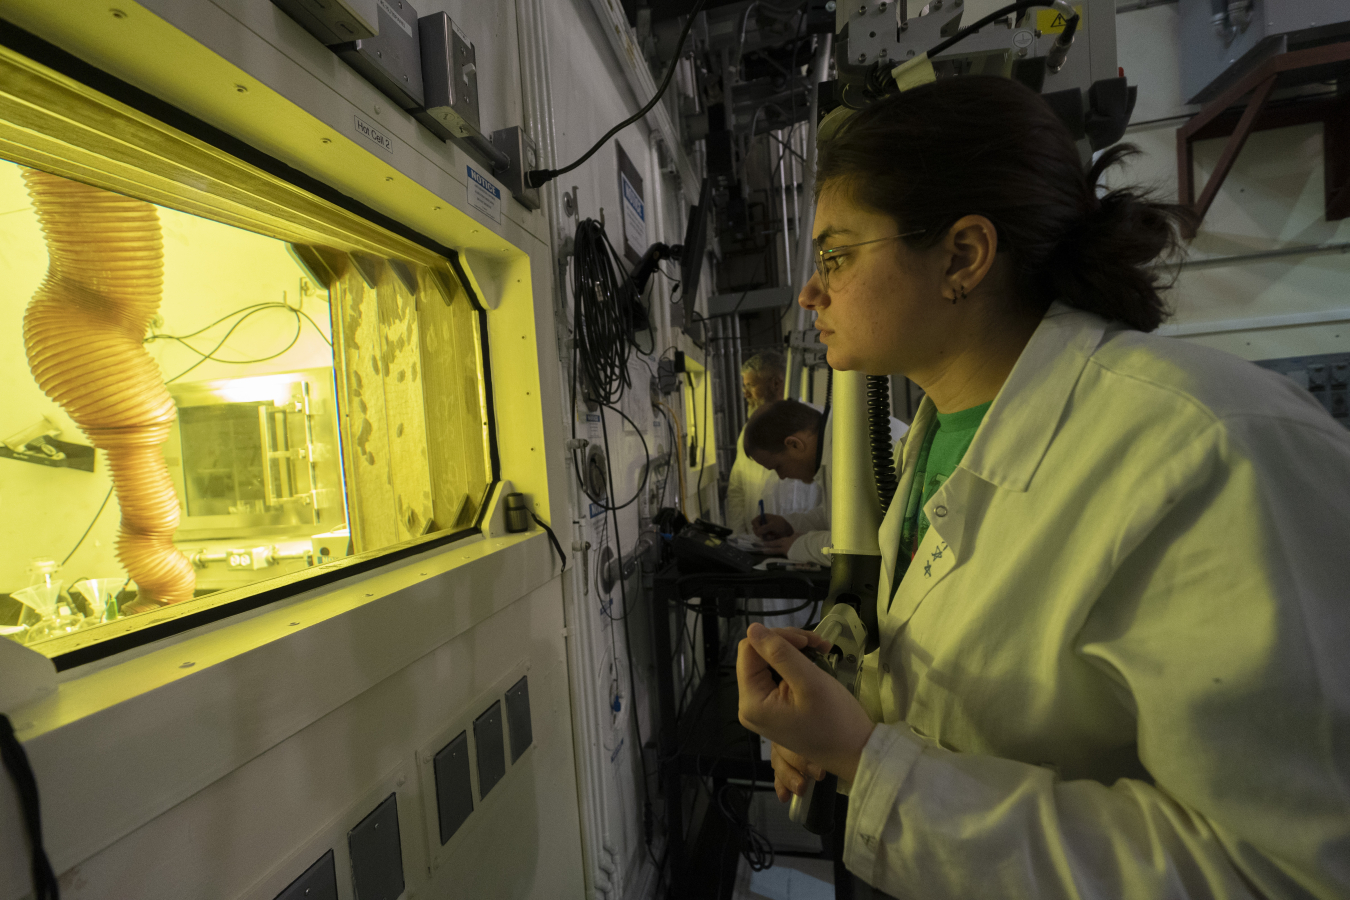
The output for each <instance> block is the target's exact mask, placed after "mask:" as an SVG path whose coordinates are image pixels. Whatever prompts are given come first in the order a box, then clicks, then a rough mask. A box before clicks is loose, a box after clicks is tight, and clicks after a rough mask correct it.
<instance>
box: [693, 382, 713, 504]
mask: <svg viewBox="0 0 1350 900" xmlns="http://www.w3.org/2000/svg"><path fill="white" fill-rule="evenodd" d="M711 374H712V373H711V372H709V371H708V370H707V369H704V370H703V421H702V422H700V423H699V435H698V436H699V447H698V485H697V486H696V487H695V488H694V497H695V498H696V501H697V503H698V512H699V515H700V516H702V515H703V471H704V470H705V469H707V468H708V382H709V381H710V380H711V379H710V377H709V376H710V375H711Z"/></svg>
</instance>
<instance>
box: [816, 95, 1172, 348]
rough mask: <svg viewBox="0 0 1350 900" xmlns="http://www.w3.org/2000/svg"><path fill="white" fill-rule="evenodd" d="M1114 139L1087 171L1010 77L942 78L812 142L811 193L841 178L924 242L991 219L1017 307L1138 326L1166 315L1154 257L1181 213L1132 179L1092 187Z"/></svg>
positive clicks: (1061, 132)
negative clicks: (1064, 309)
mask: <svg viewBox="0 0 1350 900" xmlns="http://www.w3.org/2000/svg"><path fill="white" fill-rule="evenodd" d="M1137 152H1138V150H1137V148H1135V147H1133V146H1131V145H1117V146H1115V147H1112V148H1110V149H1108V150H1107V151H1105V152H1104V153H1102V155H1101V156H1100V157H1099V158H1098V159H1097V160H1096V162H1094V163H1093V164H1092V165H1091V166H1090V167H1088V169H1087V170H1086V172H1085V171H1084V168H1083V166H1082V163H1081V162H1080V160H1079V156H1078V149H1077V147H1076V146H1075V145H1074V142H1073V139H1072V138H1071V137H1070V136H1069V133H1068V130H1067V129H1066V128H1065V127H1064V125H1063V124H1062V123H1061V122H1060V121H1059V119H1058V118H1057V117H1056V116H1055V114H1054V113H1053V112H1052V111H1051V109H1050V107H1049V106H1048V105H1047V104H1046V103H1045V101H1044V100H1042V99H1041V97H1040V96H1039V95H1037V94H1035V93H1033V92H1032V91H1030V90H1029V89H1027V88H1026V87H1024V86H1022V85H1021V84H1018V83H1017V82H1014V81H1011V80H1009V79H1006V78H997V77H984V76H963V77H960V78H949V79H943V80H939V81H937V82H934V83H932V84H927V85H923V86H921V87H918V88H914V89H913V90H910V91H907V92H905V93H903V94H900V95H899V96H895V97H890V98H887V99H885V100H882V101H880V102H878V103H875V104H873V105H872V106H870V107H868V108H867V109H865V110H862V111H861V112H859V113H857V114H856V115H854V116H853V117H852V118H850V119H849V120H848V121H846V122H845V123H844V124H843V126H842V127H841V128H840V130H839V131H838V132H837V133H836V134H835V136H834V137H832V138H831V139H830V140H829V141H828V142H826V143H824V144H823V145H822V146H821V148H820V156H819V161H818V169H817V177H816V185H817V193H819V192H820V191H822V190H830V189H834V188H839V187H842V188H844V189H845V190H847V191H848V192H849V195H850V197H851V199H852V200H854V201H855V202H857V203H859V204H861V205H864V206H866V207H868V208H871V209H874V210H876V211H878V212H881V213H884V214H886V215H889V216H891V217H892V218H894V219H895V220H896V223H897V225H898V226H899V230H901V231H912V230H919V229H922V231H923V233H922V234H921V235H918V236H916V237H913V238H906V239H905V240H906V241H907V242H908V243H910V244H911V245H912V246H916V247H927V246H932V245H934V244H936V243H938V242H939V241H941V240H942V238H943V237H944V236H945V234H946V231H947V229H948V228H950V227H951V225H952V224H953V223H955V222H956V221H957V220H958V219H960V218H961V217H962V216H965V215H971V214H977V215H982V216H985V217H986V218H988V219H989V220H990V221H991V222H992V223H993V224H994V227H995V228H996V229H997V231H998V239H999V250H1000V251H1001V252H1002V251H1006V252H1009V253H1010V254H1011V256H1012V259H1013V263H1014V265H1013V269H1014V278H1015V280H1016V284H1015V286H1014V287H1015V291H1016V294H1017V300H1018V302H1020V303H1022V304H1024V305H1025V306H1027V307H1028V308H1032V309H1036V310H1040V311H1043V310H1044V309H1045V308H1046V307H1048V306H1049V305H1050V303H1051V302H1053V301H1055V300H1058V301H1060V302H1063V303H1065V304H1067V305H1069V306H1073V307H1076V308H1078V309H1083V310H1086V311H1088V312H1092V313H1096V314H1097V315H1100V316H1102V317H1104V318H1107V319H1113V320H1115V321H1118V322H1121V323H1123V324H1125V325H1127V326H1129V327H1131V328H1136V329H1139V330H1140V331H1152V330H1153V329H1155V328H1157V327H1158V325H1159V324H1161V322H1162V321H1163V319H1164V318H1165V317H1166V316H1167V315H1168V307H1167V304H1166V302H1165V301H1164V299H1163V297H1162V292H1163V291H1164V290H1166V289H1167V288H1168V287H1170V283H1167V282H1165V281H1164V279H1163V278H1161V277H1160V275H1159V272H1158V269H1157V267H1156V266H1155V265H1153V263H1154V260H1156V259H1157V258H1158V257H1159V256H1162V255H1165V254H1168V253H1170V252H1172V251H1174V250H1176V249H1177V247H1178V246H1179V244H1180V229H1181V227H1182V225H1183V224H1185V223H1186V222H1187V221H1188V220H1189V219H1190V218H1191V213H1190V212H1189V211H1188V210H1186V209H1184V208H1183V207H1179V206H1176V205H1173V204H1168V203H1162V202H1159V201H1158V200H1156V199H1155V198H1153V197H1151V196H1149V195H1148V194H1147V193H1146V192H1144V191H1141V190H1139V189H1138V188H1133V187H1125V188H1117V189H1115V190H1111V191H1107V192H1106V193H1104V194H1101V195H1100V196H1099V189H1098V182H1099V180H1100V179H1101V177H1102V175H1103V174H1104V173H1105V172H1106V171H1107V170H1108V169H1110V168H1111V167H1112V166H1114V165H1116V164H1118V163H1120V162H1121V161H1122V160H1124V159H1125V158H1126V157H1128V156H1130V155H1132V154H1134V153H1137Z"/></svg>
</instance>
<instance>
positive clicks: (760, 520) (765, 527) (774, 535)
mask: <svg viewBox="0 0 1350 900" xmlns="http://www.w3.org/2000/svg"><path fill="white" fill-rule="evenodd" d="M750 527H751V528H753V529H755V537H757V538H761V539H763V540H766V541H776V540H778V539H779V538H785V537H787V536H788V535H790V534H792V524H791V523H790V522H788V520H787V519H785V518H783V517H782V516H774V515H764V516H755V517H754V518H753V519H751V520H750Z"/></svg>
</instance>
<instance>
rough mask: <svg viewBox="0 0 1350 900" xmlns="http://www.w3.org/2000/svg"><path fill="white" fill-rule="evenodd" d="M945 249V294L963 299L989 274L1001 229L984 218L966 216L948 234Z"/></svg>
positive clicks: (954, 298) (955, 298) (958, 220)
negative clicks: (946, 259) (947, 256)
mask: <svg viewBox="0 0 1350 900" xmlns="http://www.w3.org/2000/svg"><path fill="white" fill-rule="evenodd" d="M943 248H944V249H945V250H946V251H947V253H948V254H949V259H948V262H947V271H946V272H945V273H944V280H945V282H946V284H945V293H946V295H947V296H948V297H949V298H951V299H953V300H957V299H962V298H964V297H965V296H966V295H967V294H970V293H973V292H974V290H975V289H976V288H977V287H979V285H980V283H981V282H982V281H984V279H985V276H986V275H988V274H989V269H990V267H992V266H993V265H994V257H995V255H996V254H997V253H998V229H997V228H995V227H994V223H993V222H991V221H989V220H988V219H986V218H985V217H984V216H962V217H961V218H960V219H957V220H956V222H955V223H954V224H953V225H952V227H951V228H950V229H948V231H947V238H946V240H945V241H944V242H943Z"/></svg>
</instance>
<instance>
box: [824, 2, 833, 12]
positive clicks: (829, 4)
mask: <svg viewBox="0 0 1350 900" xmlns="http://www.w3.org/2000/svg"><path fill="white" fill-rule="evenodd" d="M834 10H835V2H834V0H825V11H826V12H834Z"/></svg>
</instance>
